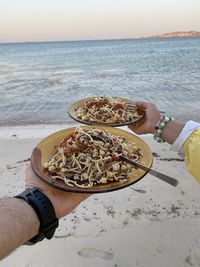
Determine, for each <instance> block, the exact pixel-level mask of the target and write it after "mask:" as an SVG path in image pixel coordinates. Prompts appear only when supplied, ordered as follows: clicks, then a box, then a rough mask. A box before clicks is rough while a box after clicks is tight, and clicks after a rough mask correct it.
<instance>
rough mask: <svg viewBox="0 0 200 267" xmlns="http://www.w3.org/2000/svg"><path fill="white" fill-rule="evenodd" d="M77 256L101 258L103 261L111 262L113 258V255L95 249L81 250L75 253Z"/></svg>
mask: <svg viewBox="0 0 200 267" xmlns="http://www.w3.org/2000/svg"><path fill="white" fill-rule="evenodd" d="M77 253H78V255H79V256H81V257H84V258H90V259H93V258H101V259H103V260H112V259H113V258H114V253H112V252H107V251H103V250H99V249H95V248H83V249H80V250H78V251H77Z"/></svg>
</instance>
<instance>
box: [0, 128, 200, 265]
mask: <svg viewBox="0 0 200 267" xmlns="http://www.w3.org/2000/svg"><path fill="white" fill-rule="evenodd" d="M64 127H66V125H65V126H63V125H51V126H49V125H43V126H41V125H40V126H37V125H34V126H24V127H4V128H3V127H2V128H0V158H1V162H0V180H1V187H0V197H3V196H13V195H15V194H17V193H19V192H20V191H22V190H23V179H24V170H25V168H26V166H27V165H28V164H29V161H30V155H31V152H32V149H33V148H34V146H35V145H36V144H37V143H38V142H39V141H40V140H41V139H42V138H43V137H45V136H47V135H48V134H50V133H52V132H54V131H57V130H59V129H62V128H64ZM141 138H142V139H143V140H144V141H145V142H146V143H148V145H149V146H150V147H151V149H152V151H153V152H154V164H153V166H154V167H156V168H157V169H159V170H160V171H163V172H164V173H166V174H169V175H171V176H173V177H175V178H177V179H178V181H179V184H178V186H177V187H176V188H174V187H172V186H170V185H168V184H166V183H164V182H162V181H160V180H158V179H157V178H155V177H152V176H151V175H149V174H148V175H146V176H145V177H144V178H143V179H142V180H141V181H139V182H138V183H137V184H134V185H132V186H130V187H128V188H125V189H122V190H119V191H115V192H111V193H105V194H96V195H93V196H91V197H90V198H89V199H87V200H86V201H85V202H83V203H82V204H81V205H80V206H79V207H77V208H76V210H75V211H74V212H72V213H71V214H69V215H68V216H67V217H65V218H64V219H62V220H60V227H59V228H58V229H57V231H56V233H55V236H54V238H53V239H52V240H50V241H47V240H45V241H43V242H41V243H39V244H37V245H35V246H32V247H28V246H21V247H20V248H18V249H17V250H16V251H14V252H13V253H12V254H11V255H10V256H8V257H7V258H6V259H4V260H2V261H1V262H0V267H10V266H13V267H36V266H37V267H45V266H48V267H55V266H58V267H63V266H65V267H66V266H69V267H79V266H81V267H82V266H87V267H94V266H95V267H134V266H143V267H146V266H148V267H183V266H200V186H199V184H198V183H197V182H196V181H195V180H194V178H192V177H191V176H190V175H189V174H188V172H187V171H186V169H185V166H184V162H183V160H182V159H181V157H180V156H179V155H177V154H176V153H175V152H172V151H170V150H169V145H167V144H157V143H155V142H154V140H153V138H152V137H151V136H142V137H141Z"/></svg>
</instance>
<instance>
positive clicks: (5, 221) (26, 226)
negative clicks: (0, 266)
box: [0, 198, 40, 259]
mask: <svg viewBox="0 0 200 267" xmlns="http://www.w3.org/2000/svg"><path fill="white" fill-rule="evenodd" d="M39 227H40V222H39V219H38V217H37V215H36V213H35V211H34V210H33V208H32V207H31V206H30V205H29V204H27V203H26V202H25V201H24V200H21V199H17V198H14V199H13V198H3V199H0V231H1V242H0V259H2V258H3V257H5V256H6V255H7V254H9V253H10V252H11V251H13V250H14V249H15V248H17V247H18V246H20V245H22V244H24V243H26V242H27V241H28V240H30V239H31V238H32V237H34V236H36V235H37V234H38V232H39Z"/></svg>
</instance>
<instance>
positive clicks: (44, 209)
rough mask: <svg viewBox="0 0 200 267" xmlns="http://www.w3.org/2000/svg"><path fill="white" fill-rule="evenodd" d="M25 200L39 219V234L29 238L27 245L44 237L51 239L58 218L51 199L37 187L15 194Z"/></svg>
mask: <svg viewBox="0 0 200 267" xmlns="http://www.w3.org/2000/svg"><path fill="white" fill-rule="evenodd" d="M15 197H16V198H21V199H23V200H25V201H26V202H27V203H28V204H29V205H31V206H32V208H33V209H34V210H35V212H36V214H37V216H38V218H39V220H40V229H39V234H38V235H37V236H35V237H33V238H32V239H31V240H29V241H28V242H27V243H26V244H27V245H34V244H36V243H37V242H39V241H42V240H43V239H44V238H47V239H51V238H52V237H53V235H54V233H55V230H56V228H57V227H58V219H57V218H56V214H55V211H54V207H53V205H52V203H51V201H50V200H49V199H48V197H47V196H45V195H44V194H43V193H42V191H41V190H40V189H38V188H35V187H34V188H30V189H26V190H25V191H24V192H22V193H20V194H19V195H17V196H15Z"/></svg>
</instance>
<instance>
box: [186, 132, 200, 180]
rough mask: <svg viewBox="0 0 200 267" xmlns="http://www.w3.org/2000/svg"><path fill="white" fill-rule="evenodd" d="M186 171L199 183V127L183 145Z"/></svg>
mask: <svg viewBox="0 0 200 267" xmlns="http://www.w3.org/2000/svg"><path fill="white" fill-rule="evenodd" d="M183 151H184V154H185V164H186V167H187V169H188V171H189V172H190V173H191V174H192V176H194V177H195V178H196V180H197V181H198V182H199V183H200V128H197V129H196V130H195V131H194V132H193V133H192V134H191V135H190V136H189V137H188V138H187V140H186V141H185V143H184V145H183Z"/></svg>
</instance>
